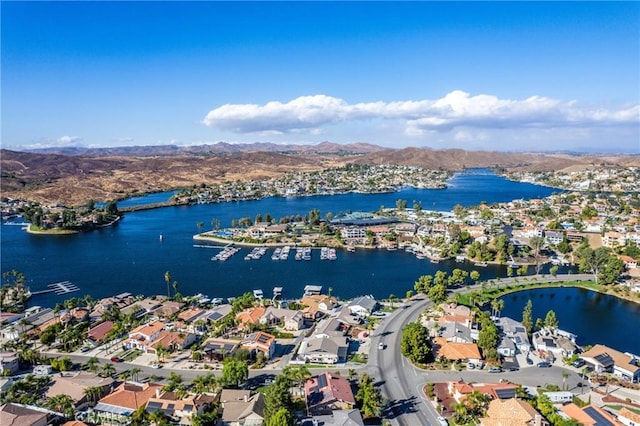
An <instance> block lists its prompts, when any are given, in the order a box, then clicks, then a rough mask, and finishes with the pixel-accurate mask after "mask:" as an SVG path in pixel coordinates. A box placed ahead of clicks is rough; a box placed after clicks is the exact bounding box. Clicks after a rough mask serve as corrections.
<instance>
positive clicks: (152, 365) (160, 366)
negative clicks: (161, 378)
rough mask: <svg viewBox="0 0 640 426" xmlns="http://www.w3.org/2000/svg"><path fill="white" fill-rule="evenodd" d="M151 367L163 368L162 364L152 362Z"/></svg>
mask: <svg viewBox="0 0 640 426" xmlns="http://www.w3.org/2000/svg"><path fill="white" fill-rule="evenodd" d="M151 368H162V364H157V363H156V364H151Z"/></svg>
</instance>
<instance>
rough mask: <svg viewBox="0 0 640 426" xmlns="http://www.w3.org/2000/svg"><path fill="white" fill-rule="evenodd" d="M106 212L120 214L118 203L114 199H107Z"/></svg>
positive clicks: (114, 214) (110, 214)
mask: <svg viewBox="0 0 640 426" xmlns="http://www.w3.org/2000/svg"><path fill="white" fill-rule="evenodd" d="M105 212H106V213H107V215H109V216H119V215H120V211H119V210H118V204H117V203H116V202H115V201H113V200H110V201H107V204H106V205H105Z"/></svg>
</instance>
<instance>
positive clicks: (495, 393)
mask: <svg viewBox="0 0 640 426" xmlns="http://www.w3.org/2000/svg"><path fill="white" fill-rule="evenodd" d="M517 388H518V386H517V385H515V384H513V383H465V382H464V380H462V379H460V380H459V381H457V382H449V383H448V385H447V389H448V391H449V395H451V396H452V397H453V399H455V400H456V402H462V401H463V400H464V399H465V398H466V397H467V396H469V395H471V394H472V393H473V392H479V393H480V394H482V395H489V396H491V397H492V398H493V399H509V398H515V397H516V389H517Z"/></svg>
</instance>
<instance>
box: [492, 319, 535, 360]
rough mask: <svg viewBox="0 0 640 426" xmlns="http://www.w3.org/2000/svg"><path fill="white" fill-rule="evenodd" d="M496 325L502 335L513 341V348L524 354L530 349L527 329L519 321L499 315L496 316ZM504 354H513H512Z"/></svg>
mask: <svg viewBox="0 0 640 426" xmlns="http://www.w3.org/2000/svg"><path fill="white" fill-rule="evenodd" d="M496 325H497V326H498V329H499V330H500V331H501V332H502V335H503V336H504V337H505V338H507V339H509V340H511V341H512V342H513V343H514V345H515V348H516V349H517V350H518V351H520V353H523V354H526V353H527V352H529V351H530V350H531V344H530V343H529V336H528V335H527V329H526V328H525V327H524V325H522V323H521V322H519V321H516V320H514V319H511V318H509V317H500V318H498V321H497V324H496ZM498 352H500V351H498ZM505 356H513V354H512V355H505Z"/></svg>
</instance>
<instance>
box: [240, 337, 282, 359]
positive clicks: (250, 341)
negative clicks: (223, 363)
mask: <svg viewBox="0 0 640 426" xmlns="http://www.w3.org/2000/svg"><path fill="white" fill-rule="evenodd" d="M240 345H241V346H242V347H243V348H244V349H247V350H248V351H249V352H250V353H251V356H252V357H255V356H256V354H257V353H258V352H262V353H263V354H265V355H266V356H267V359H271V358H272V357H273V355H274V354H275V351H276V337H275V336H273V335H272V334H269V333H265V332H264V331H258V332H257V333H251V334H249V335H247V336H245V338H244V339H242V342H241V344H240Z"/></svg>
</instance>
